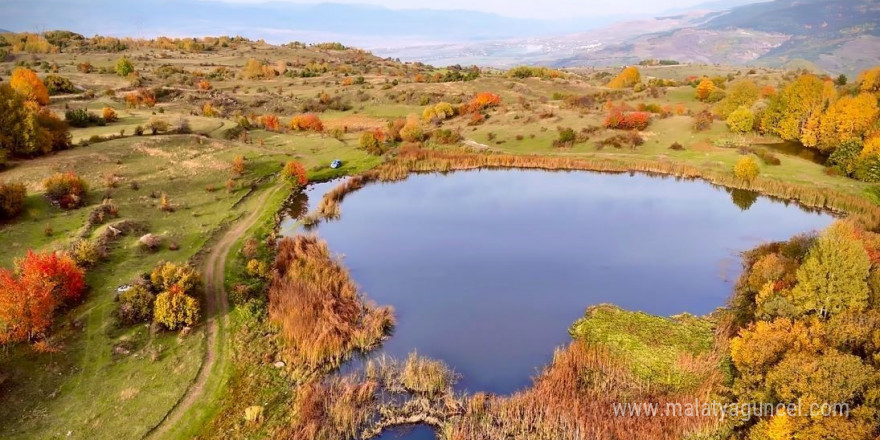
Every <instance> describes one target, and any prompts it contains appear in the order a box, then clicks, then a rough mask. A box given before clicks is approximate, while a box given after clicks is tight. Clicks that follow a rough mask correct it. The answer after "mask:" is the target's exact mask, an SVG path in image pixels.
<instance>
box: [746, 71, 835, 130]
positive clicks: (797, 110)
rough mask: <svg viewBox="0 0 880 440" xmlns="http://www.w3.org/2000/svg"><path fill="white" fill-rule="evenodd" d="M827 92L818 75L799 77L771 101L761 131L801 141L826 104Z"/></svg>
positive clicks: (763, 117) (765, 112)
mask: <svg viewBox="0 0 880 440" xmlns="http://www.w3.org/2000/svg"><path fill="white" fill-rule="evenodd" d="M824 89H825V84H824V82H823V81H822V80H821V79H819V78H818V77H816V76H815V75H809V74H808V75H802V76H800V77H798V79H796V80H795V81H794V82H792V83H791V84H789V85H787V86H786V87H785V88H784V89H782V91H780V92H779V93H778V94H776V95H775V96H774V97H773V98H772V99H771V100H770V103H769V105H768V106H767V109H766V110H765V111H764V114H763V116H762V118H761V128H762V129H763V130H764V131H765V132H769V133H772V134H776V135H778V136H779V137H781V138H783V139H785V140H790V141H798V140H800V139H801V136H802V134H803V133H802V128H803V127H805V126H806V123H807V120H808V119H809V118H810V117H811V116H813V115H814V114H815V113H816V112H819V111H821V109H822V107H823V105H824V104H825V102H826V100H825V97H824V93H823V92H824Z"/></svg>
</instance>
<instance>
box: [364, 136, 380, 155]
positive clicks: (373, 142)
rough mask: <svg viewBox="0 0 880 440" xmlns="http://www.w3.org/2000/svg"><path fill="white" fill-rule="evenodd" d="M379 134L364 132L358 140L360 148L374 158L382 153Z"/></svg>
mask: <svg viewBox="0 0 880 440" xmlns="http://www.w3.org/2000/svg"><path fill="white" fill-rule="evenodd" d="M381 135H382V133H381V132H374V131H365V132H363V133H361V137H360V140H359V144H360V147H361V148H363V149H364V150H366V152H367V153H370V154H372V155H375V156H379V155H381V154H382V153H383V151H382V142H381V141H380V136H381Z"/></svg>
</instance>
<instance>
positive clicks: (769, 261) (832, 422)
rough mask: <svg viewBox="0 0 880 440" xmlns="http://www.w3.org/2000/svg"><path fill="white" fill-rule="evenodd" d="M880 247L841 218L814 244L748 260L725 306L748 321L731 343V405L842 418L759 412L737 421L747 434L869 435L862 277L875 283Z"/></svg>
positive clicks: (870, 362) (867, 290) (870, 349)
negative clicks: (837, 410) (823, 409)
mask: <svg viewBox="0 0 880 440" xmlns="http://www.w3.org/2000/svg"><path fill="white" fill-rule="evenodd" d="M878 250H880V235H877V234H874V233H872V232H869V231H865V230H863V229H861V228H860V227H858V226H856V225H855V224H854V223H850V222H848V221H843V222H837V223H835V224H833V225H832V226H831V227H829V228H828V229H827V230H826V231H824V232H823V233H822V234H821V235H820V236H819V237H818V238H813V237H811V236H799V237H795V238H793V239H791V240H789V241H788V242H781V243H769V244H764V245H761V246H760V247H758V248H757V249H755V250H752V251H749V252H747V253H746V254H745V255H744V260H745V261H744V269H745V270H744V272H743V274H742V276H741V277H740V281H739V282H738V283H737V287H736V294H735V296H734V300H733V301H732V302H731V304H732V313H733V314H734V315H735V316H746V317H747V320H746V321H747V322H746V323H745V325H744V326H743V327H742V328H740V329H739V331H738V332H737V333H738V334H737V336H735V337H734V338H733V339H732V340H731V341H730V344H729V345H730V357H731V360H732V362H733V367H734V369H735V375H734V376H735V379H734V382H733V386H732V387H731V388H730V389H731V391H732V392H733V393H734V395H735V396H736V400H737V403H738V404H753V403H756V402H774V403H776V404H780V405H789V404H806V405H809V404H811V403H817V404H820V405H821V404H823V403H824V404H837V405H844V406H846V410H847V413H846V414H833V415H831V416H829V415H827V414H818V413H810V414H800V415H798V414H795V415H791V416H786V417H780V416H779V414H776V415H774V416H773V417H768V416H767V415H763V416H761V415H759V416H758V417H755V418H752V419H750V420H747V421H744V422H743V423H742V425H741V429H743V430H744V431H745V432H744V434H745V435H744V437H743V438H749V439H778V438H786V439H793V438H800V437H803V438H835V439H841V440H842V439H846V440H862V439H869V438H873V437H874V436H875V433H874V430H875V421H874V411H873V404H872V403H871V402H872V397H871V396H873V395H875V394H876V393H877V392H878V391H880V386H878V384H880V382H878V379H880V372H878V370H877V368H876V365H877V364H876V359H877V356H878V355H880V346H878V344H877V343H876V338H877V336H878V334H880V333H878V330H877V329H878V328H880V327H878V326H880V310H877V309H876V308H875V306H876V305H877V303H876V302H874V301H872V300H871V299H870V294H871V293H872V292H874V290H873V289H874V287H873V286H874V284H872V282H870V281H868V280H871V279H875V280H878V281H880V272H876V269H875V270H873V271H872V270H871V269H870V268H871V257H869V255H876V254H877V252H878ZM759 285H760V286H761V287H760V288H759V287H758V286H759ZM756 290H759V292H757V293H756ZM874 293H876V292H874ZM771 304H775V306H774V307H768V305H771ZM756 306H757V307H756ZM796 434H797V435H796Z"/></svg>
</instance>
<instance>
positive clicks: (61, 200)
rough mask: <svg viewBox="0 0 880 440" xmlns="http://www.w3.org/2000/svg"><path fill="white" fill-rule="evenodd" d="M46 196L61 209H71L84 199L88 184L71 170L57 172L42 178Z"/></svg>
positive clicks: (79, 204) (80, 203)
mask: <svg viewBox="0 0 880 440" xmlns="http://www.w3.org/2000/svg"><path fill="white" fill-rule="evenodd" d="M43 189H45V190H46V197H48V198H49V200H51V201H52V202H53V203H57V204H58V206H60V207H61V208H62V209H73V208H77V207H79V206H81V205H82V204H83V202H84V201H85V195H86V191H87V190H88V185H87V184H86V181H85V180H83V179H82V178H81V177H79V176H77V175H76V174H75V173H74V172H73V171H68V172H66V173H58V174H55V175H54V176H51V177H47V178H46V179H45V180H43Z"/></svg>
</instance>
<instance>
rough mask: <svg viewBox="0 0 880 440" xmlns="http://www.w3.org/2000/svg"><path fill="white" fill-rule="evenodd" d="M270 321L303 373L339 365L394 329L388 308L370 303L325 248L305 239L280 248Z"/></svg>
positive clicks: (271, 291)
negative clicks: (277, 328) (278, 330)
mask: <svg viewBox="0 0 880 440" xmlns="http://www.w3.org/2000/svg"><path fill="white" fill-rule="evenodd" d="M269 318H270V319H271V320H272V322H274V323H275V324H277V325H278V326H279V327H280V334H281V336H282V339H283V341H284V346H283V348H282V353H283V356H284V357H285V358H286V360H287V361H288V363H289V364H290V365H292V366H294V368H295V369H299V370H300V372H303V373H305V372H308V371H327V370H329V369H332V368H336V367H338V366H339V365H340V364H341V363H342V362H343V361H344V360H345V359H346V358H347V357H348V356H349V355H350V354H351V352H352V351H354V350H361V351H367V350H369V349H371V348H374V347H375V346H377V345H378V344H379V343H380V342H381V341H382V339H384V338H385V336H386V335H387V334H388V332H389V331H390V330H391V328H392V327H393V325H394V316H393V312H392V310H391V309H390V308H387V307H381V308H380V307H377V306H375V305H373V304H370V303H368V302H367V301H366V299H365V298H364V296H363V295H361V293H360V292H359V291H358V288H357V286H356V285H355V283H354V281H352V279H351V277H350V275H349V273H348V271H347V270H346V269H345V268H344V267H343V266H342V264H341V263H340V262H339V261H338V260H336V259H335V258H333V257H332V256H331V255H330V251H329V250H328V248H327V244H326V243H325V242H323V241H320V240H318V239H317V238H316V237H307V236H296V237H294V238H285V239H283V240H282V241H281V242H280V243H279V244H278V253H277V256H276V259H275V273H274V276H273V280H272V284H271V287H270V289H269Z"/></svg>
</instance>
